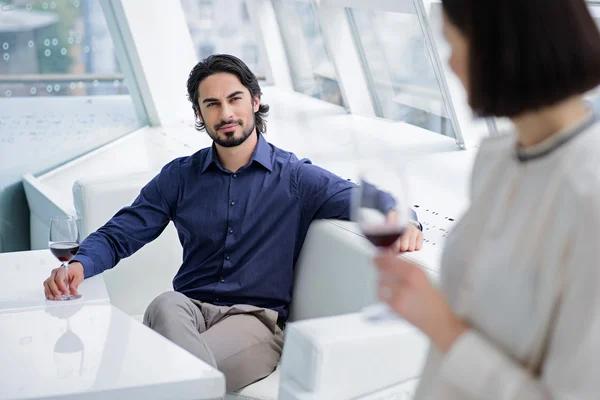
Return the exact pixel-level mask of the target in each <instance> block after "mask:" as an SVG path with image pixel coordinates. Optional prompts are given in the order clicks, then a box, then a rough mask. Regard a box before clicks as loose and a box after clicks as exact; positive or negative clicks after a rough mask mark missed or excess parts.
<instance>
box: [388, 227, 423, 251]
mask: <svg viewBox="0 0 600 400" xmlns="http://www.w3.org/2000/svg"><path fill="white" fill-rule="evenodd" d="M422 246H423V232H421V230H420V229H419V228H417V227H416V226H414V225H412V224H410V225H409V226H408V228H406V231H405V232H404V235H402V236H401V237H400V239H398V241H397V242H396V243H394V249H395V250H396V251H397V252H405V251H418V250H421V247H422Z"/></svg>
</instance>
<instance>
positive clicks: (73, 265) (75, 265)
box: [68, 261, 84, 276]
mask: <svg viewBox="0 0 600 400" xmlns="http://www.w3.org/2000/svg"><path fill="white" fill-rule="evenodd" d="M68 268H69V270H71V271H77V272H78V273H81V275H82V276H83V274H84V269H83V264H82V263H80V262H79V261H71V262H70V263H69V266H68Z"/></svg>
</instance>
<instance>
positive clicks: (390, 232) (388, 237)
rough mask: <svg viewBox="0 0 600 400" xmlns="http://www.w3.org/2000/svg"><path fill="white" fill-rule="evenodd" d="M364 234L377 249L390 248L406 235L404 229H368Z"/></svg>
mask: <svg viewBox="0 0 600 400" xmlns="http://www.w3.org/2000/svg"><path fill="white" fill-rule="evenodd" d="M363 233H364V234H365V236H366V237H367V239H369V241H370V242H371V243H373V244H374V245H375V246H376V247H390V246H391V245H393V244H394V243H396V241H397V240H398V238H399V237H400V236H402V235H403V234H404V229H402V228H392V229H385V228H383V229H382V228H367V229H364V230H363Z"/></svg>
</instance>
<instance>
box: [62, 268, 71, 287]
mask: <svg viewBox="0 0 600 400" xmlns="http://www.w3.org/2000/svg"><path fill="white" fill-rule="evenodd" d="M62 267H63V268H64V269H65V287H66V288H67V293H68V294H70V293H71V291H70V290H69V263H62Z"/></svg>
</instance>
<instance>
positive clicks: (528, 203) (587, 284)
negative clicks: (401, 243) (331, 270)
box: [376, 0, 600, 400]
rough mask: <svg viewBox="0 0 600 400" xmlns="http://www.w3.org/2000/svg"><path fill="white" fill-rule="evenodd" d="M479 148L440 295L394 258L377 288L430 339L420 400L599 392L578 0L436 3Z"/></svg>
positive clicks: (596, 197)
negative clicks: (487, 127)
mask: <svg viewBox="0 0 600 400" xmlns="http://www.w3.org/2000/svg"><path fill="white" fill-rule="evenodd" d="M442 3H443V9H444V34H445V36H446V38H447V40H448V42H449V43H450V45H451V47H452V56H451V58H450V60H449V63H450V66H451V67H452V69H453V70H454V72H455V73H456V75H457V76H458V77H459V78H460V80H461V81H462V83H463V85H464V86H465V89H466V90H467V93H468V98H469V103H470V105H471V107H472V109H473V110H474V112H475V113H476V114H477V115H479V116H494V117H508V118H510V119H511V120H512V122H513V123H514V126H515V127H516V132H514V134H512V135H504V136H501V137H493V138H489V139H487V140H485V141H484V142H483V143H482V145H481V148H480V150H479V153H478V156H477V160H476V162H475V165H474V168H473V176H472V185H471V206H470V209H469V210H468V212H467V213H466V214H465V216H464V217H463V218H462V220H461V221H460V223H458V224H457V226H456V227H455V228H454V230H453V232H452V234H451V236H450V237H449V239H448V241H447V244H446V250H445V252H444V256H443V260H442V269H441V288H440V289H439V290H438V289H437V288H436V287H434V286H433V285H432V284H431V283H430V282H429V280H428V279H427V277H426V275H425V274H424V273H423V272H422V270H421V269H420V268H419V267H417V266H416V265H414V264H411V263H408V262H406V261H403V260H400V259H398V258H397V257H395V256H393V255H389V256H384V257H381V258H378V259H377V260H376V262H377V265H378V268H379V272H380V287H379V293H380V296H381V298H382V299H383V300H384V301H385V302H387V303H388V304H389V305H390V306H391V307H392V308H393V309H394V310H395V311H396V312H397V313H398V314H400V315H401V316H402V317H404V318H405V319H406V320H408V321H409V322H411V323H413V324H414V325H415V326H417V327H419V328H420V329H421V330H422V331H423V332H424V333H425V334H426V335H428V336H429V337H430V338H431V348H430V352H429V356H428V358H427V363H426V366H425V369H424V371H423V374H422V376H421V381H420V385H419V388H418V390H417V394H416V397H415V398H416V399H419V400H420V399H461V400H462V399H485V400H500V399H502V400H508V399H511V400H517V399H519V400H520V399H528V400H530V399H578V400H581V399H598V398H600V124H598V123H597V122H596V117H595V116H594V114H593V112H592V110H590V109H589V108H588V106H587V104H586V102H585V101H584V99H583V94H584V93H585V92H587V91H589V90H591V89H593V88H595V87H596V86H597V85H598V84H600V33H599V32H598V29H597V27H596V25H595V23H594V21H593V19H592V17H591V15H590V13H589V11H588V9H587V7H586V4H585V2H584V0H550V1H549V0H527V1H523V0H501V1H497V0H494V1H491V0H443V1H442Z"/></svg>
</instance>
